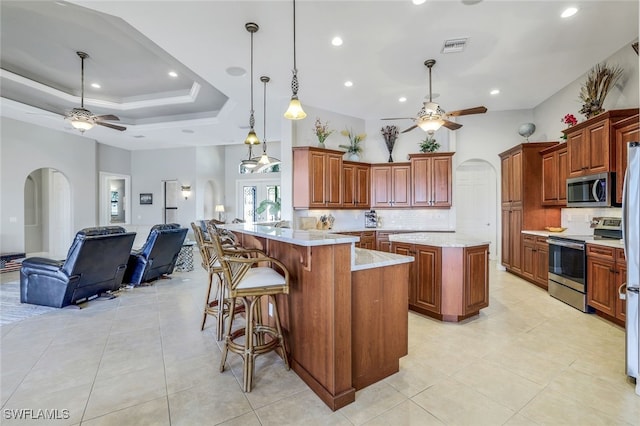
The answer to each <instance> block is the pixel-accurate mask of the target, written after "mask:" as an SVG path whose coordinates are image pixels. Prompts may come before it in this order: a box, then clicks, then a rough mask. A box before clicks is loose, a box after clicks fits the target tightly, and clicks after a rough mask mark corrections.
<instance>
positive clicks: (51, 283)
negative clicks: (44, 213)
mask: <svg viewBox="0 0 640 426" xmlns="http://www.w3.org/2000/svg"><path fill="white" fill-rule="evenodd" d="M135 237H136V233H135V232H126V230H125V229H124V228H122V227H119V226H105V227H97V228H85V229H82V230H80V231H78V233H77V234H76V237H75V239H74V240H73V243H72V244H71V248H69V252H68V253H67V258H66V260H60V261H58V260H52V259H46V258H43V257H29V258H27V259H25V260H24V261H23V262H22V267H21V268H20V302H22V303H30V304H33V305H44V306H52V307H54V308H62V307H65V306H67V305H72V304H75V303H76V302H78V301H80V300H83V299H88V298H90V297H91V296H95V295H99V294H103V293H106V292H109V291H115V290H118V289H119V288H120V286H121V285H122V279H123V277H124V273H125V270H126V268H127V260H128V259H129V253H130V252H131V247H132V246H133V240H134V239H135Z"/></svg>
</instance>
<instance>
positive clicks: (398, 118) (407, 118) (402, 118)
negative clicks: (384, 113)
mask: <svg viewBox="0 0 640 426" xmlns="http://www.w3.org/2000/svg"><path fill="white" fill-rule="evenodd" d="M413 119H414V118H413V117H394V118H381V119H380V120H413Z"/></svg>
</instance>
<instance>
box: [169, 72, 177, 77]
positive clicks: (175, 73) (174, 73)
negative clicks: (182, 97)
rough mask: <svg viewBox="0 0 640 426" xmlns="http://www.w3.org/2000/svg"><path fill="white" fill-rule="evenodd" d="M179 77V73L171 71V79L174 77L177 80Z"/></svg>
mask: <svg viewBox="0 0 640 426" xmlns="http://www.w3.org/2000/svg"><path fill="white" fill-rule="evenodd" d="M177 76H178V73H177V72H175V71H169V77H173V78H176V77H177Z"/></svg>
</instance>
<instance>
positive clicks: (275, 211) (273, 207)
mask: <svg viewBox="0 0 640 426" xmlns="http://www.w3.org/2000/svg"><path fill="white" fill-rule="evenodd" d="M265 211H266V212H267V216H271V219H270V220H279V219H280V199H279V198H276V200H275V201H271V200H262V201H261V202H260V204H259V205H258V207H256V213H257V214H262V213H264V212H265Z"/></svg>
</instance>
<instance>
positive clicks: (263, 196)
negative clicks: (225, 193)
mask: <svg viewBox="0 0 640 426" xmlns="http://www.w3.org/2000/svg"><path fill="white" fill-rule="evenodd" d="M237 185H238V191H239V194H240V195H239V197H238V200H239V206H238V212H239V214H240V215H241V216H240V217H241V218H242V219H243V220H244V221H245V222H273V221H277V220H280V182H279V180H277V179H268V180H260V181H257V180H240V181H238V183H237Z"/></svg>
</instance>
